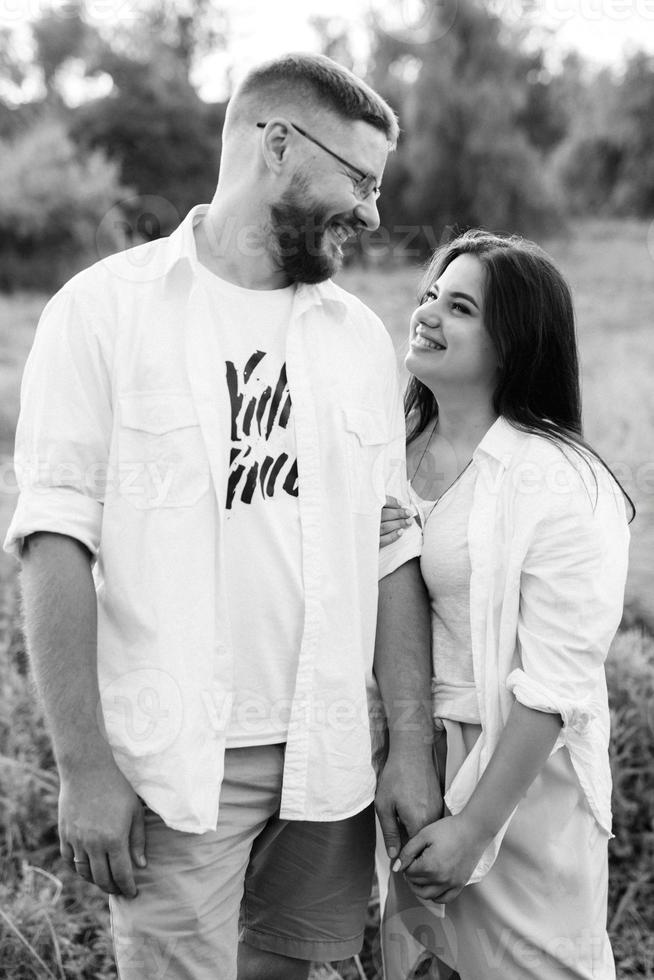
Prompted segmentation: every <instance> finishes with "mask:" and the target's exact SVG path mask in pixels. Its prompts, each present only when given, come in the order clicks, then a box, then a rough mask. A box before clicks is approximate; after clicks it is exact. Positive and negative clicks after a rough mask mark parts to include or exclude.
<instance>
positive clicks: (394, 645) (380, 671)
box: [375, 558, 433, 754]
mask: <svg viewBox="0 0 654 980" xmlns="http://www.w3.org/2000/svg"><path fill="white" fill-rule="evenodd" d="M375 676H376V678H377V683H378V685H379V689H380V691H381V695H382V700H383V702H384V710H385V712H386V718H387V721H388V727H389V734H390V747H391V751H393V749H394V748H395V747H396V746H398V745H401V746H402V747H407V748H409V747H411V748H415V750H416V751H419V750H421V749H422V750H423V751H424V752H425V753H426V754H428V753H430V752H431V745H432V742H433V722H432V717H431V629H430V613H429V598H428V595H427V590H426V588H425V584H424V582H423V580H422V575H421V574H420V563H419V560H418V559H417V558H414V559H412V560H411V561H408V562H406V564H404V565H402V566H401V567H400V568H398V569H397V570H396V571H394V572H392V573H391V574H390V575H387V576H386V577H385V578H383V579H382V580H381V582H380V583H379V605H378V612H377V636H376V641H375Z"/></svg>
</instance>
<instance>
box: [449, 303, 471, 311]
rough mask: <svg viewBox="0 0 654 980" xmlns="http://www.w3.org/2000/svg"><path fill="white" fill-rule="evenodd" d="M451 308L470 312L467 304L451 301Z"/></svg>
mask: <svg viewBox="0 0 654 980" xmlns="http://www.w3.org/2000/svg"><path fill="white" fill-rule="evenodd" d="M452 309H453V310H461V312H462V313H469V312H470V310H469V309H468V307H467V306H464V305H463V304H462V303H452Z"/></svg>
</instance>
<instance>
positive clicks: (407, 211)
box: [372, 0, 559, 251]
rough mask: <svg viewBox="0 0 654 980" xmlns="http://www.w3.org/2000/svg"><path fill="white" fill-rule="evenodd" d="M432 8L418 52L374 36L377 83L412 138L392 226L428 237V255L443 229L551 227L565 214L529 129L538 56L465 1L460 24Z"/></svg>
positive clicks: (396, 184) (390, 208)
mask: <svg viewBox="0 0 654 980" xmlns="http://www.w3.org/2000/svg"><path fill="white" fill-rule="evenodd" d="M429 3H430V4H431V7H432V16H431V18H430V19H429V20H427V21H426V22H425V23H426V25H427V26H426V28H425V29H424V30H423V31H422V33H421V36H420V41H419V43H414V42H412V41H411V38H410V36H409V37H408V38H407V37H406V36H405V35H402V36H401V37H399V38H398V37H397V36H393V35H391V34H388V33H385V32H383V31H380V30H376V38H375V41H376V44H375V51H374V64H373V71H372V76H373V83H374V84H376V86H377V87H378V88H379V89H380V90H381V91H383V92H384V94H386V95H387V96H388V98H389V99H390V101H391V103H392V104H394V106H395V108H396V109H398V110H399V113H400V121H401V123H402V127H403V129H404V132H405V136H404V138H403V140H402V142H401V144H400V147H399V150H398V153H397V155H396V157H395V158H391V162H390V164H389V175H388V179H385V194H384V199H383V217H384V221H385V223H386V224H387V226H388V225H390V226H391V227H397V226H398V225H403V226H406V225H412V226H414V227H415V228H418V229H422V231H421V235H420V239H421V243H422V250H423V251H427V250H430V249H431V248H433V245H434V243H435V241H436V240H438V239H439V238H440V236H441V233H442V229H443V228H444V227H445V226H452V225H454V226H458V227H460V228H463V227H466V226H471V225H482V226H486V227H489V228H493V229H496V230H505V231H524V232H534V231H537V230H542V229H544V228H548V227H549V228H552V227H554V226H555V225H556V223H557V221H558V220H559V210H558V204H557V201H556V197H555V194H554V192H553V190H552V188H551V187H550V185H549V182H548V180H547V177H546V171H545V165H544V159H543V156H542V153H541V147H539V146H538V145H537V144H535V143H534V142H533V141H532V139H533V135H532V133H530V130H529V128H528V127H527V126H526V125H525V114H526V111H527V106H528V104H529V99H530V97H531V96H530V91H529V83H528V76H529V72H530V70H533V68H534V55H526V54H524V53H523V52H522V48H521V39H520V36H519V34H517V33H516V32H515V31H513V30H512V29H510V28H508V27H507V26H506V25H505V24H504V23H503V22H502V21H501V20H500V18H499V17H497V16H495V15H493V14H492V13H490V12H489V10H488V9H487V7H486V6H485V5H483V4H482V3H481V2H477V0H460V2H459V3H458V5H457V8H456V11H455V15H452V11H451V10H450V9H449V8H450V6H451V4H449V3H447V2H446V3H442V2H437V0H429ZM429 31H431V35H430V34H429ZM389 185H390V188H389V189H390V190H391V193H390V194H389V193H388V192H387V191H386V188H387V187H389Z"/></svg>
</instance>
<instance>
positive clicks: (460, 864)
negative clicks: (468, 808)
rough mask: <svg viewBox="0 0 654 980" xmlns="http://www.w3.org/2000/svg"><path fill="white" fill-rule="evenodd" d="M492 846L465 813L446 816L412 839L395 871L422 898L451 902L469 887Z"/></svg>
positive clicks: (395, 866)
mask: <svg viewBox="0 0 654 980" xmlns="http://www.w3.org/2000/svg"><path fill="white" fill-rule="evenodd" d="M491 840H492V838H491ZM489 843H490V840H487V839H484V838H482V837H480V836H479V833H478V832H477V830H476V828H475V826H474V824H472V823H471V822H470V821H468V819H467V818H466V816H465V813H460V814H458V815H457V816H450V817H443V819H442V820H439V821H438V822H437V823H433V824H430V826H428V827H425V828H424V829H423V830H421V831H420V832H419V833H418V834H416V835H415V837H412V839H411V840H410V841H409V842H408V844H406V845H405V846H404V848H403V849H402V853H401V854H400V856H399V858H398V859H397V861H396V862H395V864H394V865H393V871H403V872H404V874H405V877H406V879H407V881H408V883H409V885H410V886H411V889H412V890H413V892H415V894H416V895H417V896H418V897H419V898H422V899H431V900H432V901H435V902H443V903H447V902H451V901H452V899H454V898H456V896H457V895H458V894H459V892H461V891H462V890H463V888H464V887H465V886H466V885H467V883H468V881H469V880H470V877H471V875H472V872H473V871H474V870H475V868H476V866H477V864H478V862H479V859H480V858H481V856H482V854H483V852H484V850H485V849H486V847H487V846H488V844H489Z"/></svg>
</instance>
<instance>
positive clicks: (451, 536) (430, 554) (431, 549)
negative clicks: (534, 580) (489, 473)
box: [420, 463, 480, 724]
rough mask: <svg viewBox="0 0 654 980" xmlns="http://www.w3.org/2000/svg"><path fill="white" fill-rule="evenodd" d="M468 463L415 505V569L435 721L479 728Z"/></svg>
mask: <svg viewBox="0 0 654 980" xmlns="http://www.w3.org/2000/svg"><path fill="white" fill-rule="evenodd" d="M475 482H476V472H475V465H474V463H471V464H470V465H469V466H468V467H467V469H465V470H464V471H463V473H461V475H460V476H459V477H458V479H457V480H456V481H455V482H454V483H453V484H452V486H450V487H449V489H447V490H446V491H445V492H444V493H443V494H442V495H441V496H440V497H439V499H438V501H436V502H435V501H424V502H422V503H421V505H420V512H421V516H422V522H423V548H422V556H421V559H420V567H421V570H422V577H423V579H424V581H425V585H426V586H427V589H428V591H429V601H430V606H431V633H432V657H433V676H434V679H433V685H432V695H433V710H434V715H435V717H438V718H449V719H451V720H452V721H461V722H468V723H472V724H479V720H480V719H479V702H478V700H477V688H476V686H475V675H474V671H473V666H472V638H471V630H470V574H471V567H470V555H469V550H468V521H469V519H470V511H471V509H472V500H473V494H474V489H475Z"/></svg>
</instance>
